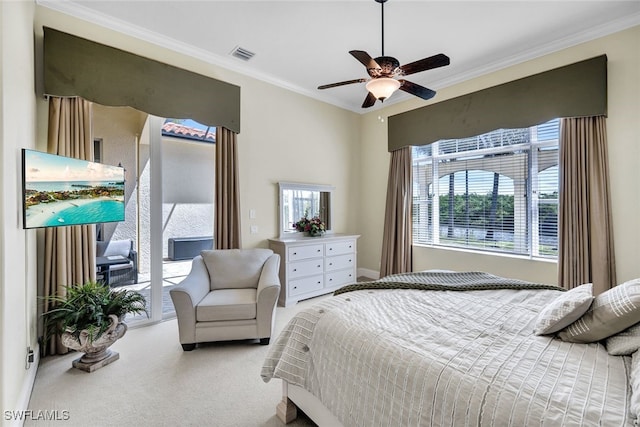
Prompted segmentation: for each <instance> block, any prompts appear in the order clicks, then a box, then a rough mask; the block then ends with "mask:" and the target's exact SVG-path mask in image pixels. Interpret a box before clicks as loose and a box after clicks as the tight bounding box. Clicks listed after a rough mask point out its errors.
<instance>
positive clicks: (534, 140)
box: [412, 119, 560, 261]
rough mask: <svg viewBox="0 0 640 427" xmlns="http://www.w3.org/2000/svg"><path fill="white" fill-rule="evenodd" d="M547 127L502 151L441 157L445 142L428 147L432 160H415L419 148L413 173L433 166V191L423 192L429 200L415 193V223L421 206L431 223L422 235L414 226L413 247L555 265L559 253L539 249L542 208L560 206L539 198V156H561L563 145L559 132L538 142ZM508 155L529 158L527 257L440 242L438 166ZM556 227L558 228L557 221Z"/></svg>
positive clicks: (533, 130)
mask: <svg viewBox="0 0 640 427" xmlns="http://www.w3.org/2000/svg"><path fill="white" fill-rule="evenodd" d="M554 120H558V119H554ZM544 124H546V123H542V124H540V125H535V126H531V127H529V128H528V129H529V137H530V140H529V142H526V143H519V144H511V145H503V146H500V147H491V148H481V149H476V150H469V151H460V152H453V153H440V143H441V142H442V141H436V142H434V143H432V144H429V145H430V149H431V155H430V156H425V155H423V156H420V157H416V156H415V153H416V148H415V147H414V149H413V150H412V157H413V158H412V170H413V171H414V173H415V171H416V170H417V168H420V167H421V168H428V167H429V166H431V167H430V169H431V184H430V186H431V188H430V189H428V188H427V189H426V191H424V193H425V195H426V199H425V198H420V197H416V194H418V193H417V192H416V189H414V191H413V200H412V220H413V221H414V222H415V216H416V214H420V215H422V214H421V213H419V210H421V207H422V206H426V207H427V213H426V215H427V216H426V218H429V216H430V217H431V220H430V221H428V220H427V226H426V227H425V228H426V229H422V230H421V232H419V233H417V232H416V231H417V230H416V225H415V224H414V225H413V226H412V230H413V237H412V240H413V241H412V244H413V245H415V246H425V247H436V248H446V249H451V250H463V251H477V252H480V253H487V254H492V255H500V256H510V257H513V256H517V257H523V258H528V259H544V260H554V261H555V260H557V252H556V253H555V254H549V253H544V251H541V249H543V248H541V246H540V236H541V234H542V233H541V230H540V228H539V226H540V206H541V205H556V206H558V205H559V199H558V198H555V199H550V198H543V199H540V198H539V194H540V185H539V184H540V183H539V182H538V181H539V174H540V173H542V172H543V171H544V170H546V169H547V168H545V169H543V170H538V161H539V154H540V152H541V151H543V150H548V149H555V150H556V151H557V152H558V153H559V145H560V141H559V132H558V134H557V137H556V138H555V139H544V140H542V141H540V140H538V135H537V133H538V132H537V131H538V126H541V125H544ZM497 131H501V130H500V129H499V130H496V131H493V132H497ZM485 135H486V134H485ZM478 137H480V136H478ZM460 139H461V140H463V139H468V138H460ZM478 139H479V138H478ZM446 141H451V140H446ZM422 147H426V146H422ZM507 153H508V154H516V153H526V154H527V171H526V176H527V178H526V184H525V189H526V190H525V191H526V194H525V196H526V204H527V206H526V209H525V212H526V224H525V236H524V237H525V242H524V243H525V244H526V253H522V252H517V251H515V250H512V251H509V250H499V249H491V248H487V247H479V246H473V245H455V244H448V243H442V242H441V240H440V237H441V236H440V234H441V233H440V231H439V230H440V215H439V214H438V215H433V213H436V212H438V213H439V212H440V197H439V195H441V192H440V191H439V184H440V183H439V180H440V179H441V178H442V177H439V173H438V165H439V163H440V162H441V161H448V160H452V159H455V160H459V161H464V160H469V159H473V158H480V157H484V156H486V155H493V154H507ZM556 158H557V157H556ZM556 165H557V167H558V175H559V173H560V172H559V167H560V165H559V159H558V162H557V163H555V165H554V166H556ZM469 170H475V169H469ZM532 171H536V173H533V174H532V173H531V172H532ZM454 173H455V172H454ZM444 176H447V175H443V177H444ZM414 185H416V179H415V177H414ZM557 192H559V183H558V191H557ZM556 224H557V220H556ZM514 227H515V225H514ZM521 237H522V236H521ZM516 238H517V237H516V236H515V230H514V241H515V239H516ZM556 238H557V229H556Z"/></svg>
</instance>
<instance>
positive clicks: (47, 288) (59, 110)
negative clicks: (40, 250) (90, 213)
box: [43, 97, 96, 355]
mask: <svg viewBox="0 0 640 427" xmlns="http://www.w3.org/2000/svg"><path fill="white" fill-rule="evenodd" d="M47 138H48V141H47V152H49V153H53V154H58V155H61V156H67V157H74V158H78V159H83V160H91V161H93V139H92V137H91V103H90V102H88V101H86V100H84V99H81V98H57V97H51V98H49V130H48V137H47ZM44 246H45V248H44V251H45V256H44V259H45V264H44V291H43V296H50V295H59V296H62V295H64V294H65V289H64V286H72V285H78V284H81V283H84V282H86V281H89V280H95V279H96V263H95V248H96V235H95V225H76V226H70V227H55V228H46V229H45V235H44ZM48 309H49V303H47V302H46V301H45V302H44V307H43V310H44V311H47V310H48ZM66 352H67V349H66V347H64V346H63V345H62V344H61V343H60V342H59V340H56V339H52V340H51V341H50V342H49V343H48V346H47V347H46V348H44V350H43V353H44V354H45V355H46V354H62V353H66Z"/></svg>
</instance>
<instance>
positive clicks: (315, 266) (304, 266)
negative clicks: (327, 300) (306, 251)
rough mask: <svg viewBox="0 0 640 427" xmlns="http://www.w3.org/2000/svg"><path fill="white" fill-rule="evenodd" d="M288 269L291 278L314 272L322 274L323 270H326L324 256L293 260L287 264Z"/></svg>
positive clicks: (310, 274) (309, 274)
mask: <svg viewBox="0 0 640 427" xmlns="http://www.w3.org/2000/svg"><path fill="white" fill-rule="evenodd" d="M287 270H288V271H287V272H288V273H289V278H290V279H295V278H296V277H303V276H312V275H314V274H322V272H323V271H324V258H317V259H310V260H307V261H296V262H291V263H289V264H288V265H287Z"/></svg>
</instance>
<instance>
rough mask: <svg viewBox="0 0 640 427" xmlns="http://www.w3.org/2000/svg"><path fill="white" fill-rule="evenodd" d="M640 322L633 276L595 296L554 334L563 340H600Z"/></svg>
mask: <svg viewBox="0 0 640 427" xmlns="http://www.w3.org/2000/svg"><path fill="white" fill-rule="evenodd" d="M638 322H640V279H633V280H629V281H628V282H625V283H623V284H621V285H618V286H616V287H614V288H611V289H609V290H608V291H606V292H603V293H601V294H600V295H598V296H596V298H595V299H594V300H593V303H592V304H591V308H590V309H589V310H588V311H587V312H586V313H585V314H584V316H582V317H581V318H580V319H578V320H576V321H575V322H573V323H572V324H570V325H569V326H567V327H566V328H564V329H563V330H561V331H560V333H559V334H558V336H559V337H560V339H562V340H563V341H568V342H578V343H589V342H596V341H600V340H603V339H605V338H607V337H610V336H611V335H614V334H617V333H618V332H621V331H624V330H625V329H627V328H628V327H629V326H631V325H633V324H635V323H638Z"/></svg>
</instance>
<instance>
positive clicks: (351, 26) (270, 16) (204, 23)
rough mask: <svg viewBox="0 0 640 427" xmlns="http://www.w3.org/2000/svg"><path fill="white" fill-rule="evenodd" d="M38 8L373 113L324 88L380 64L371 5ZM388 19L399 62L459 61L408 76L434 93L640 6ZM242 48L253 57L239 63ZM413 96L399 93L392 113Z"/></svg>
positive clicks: (555, 6)
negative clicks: (363, 60) (361, 58)
mask: <svg viewBox="0 0 640 427" xmlns="http://www.w3.org/2000/svg"><path fill="white" fill-rule="evenodd" d="M37 3H38V4H39V5H41V6H44V7H48V8H51V9H55V10H58V11H61V12H64V13H66V14H69V15H73V16H76V17H79V18H81V19H84V20H87V21H90V22H93V23H95V24H97V25H101V26H105V27H108V28H111V29H114V30H117V31H120V32H122V33H126V34H129V35H133V36H135V37H138V38H141V39H144V40H147V41H150V42H153V43H156V44H159V45H162V46H165V47H168V48H170V49H175V50H177V51H181V52H183V53H185V54H188V55H192V56H196V57H198V58H200V59H202V60H204V61H207V62H210V63H212V64H216V65H220V66H223V67H226V68H229V69H232V70H234V71H237V72H240V73H243V74H247V75H249V76H252V77H255V78H258V79H261V80H265V81H267V82H270V83H273V84H276V85H279V86H282V87H285V88H288V89H291V90H294V91H296V92H299V93H302V94H305V95H308V96H311V97H313V98H316V99H319V100H322V101H325V102H328V103H331V104H334V105H337V106H339V107H342V108H346V109H349V110H352V111H356V112H360V113H361V112H366V111H370V109H368V110H363V109H362V108H361V107H360V106H361V104H362V101H363V100H364V98H365V95H366V89H365V87H364V84H363V83H359V84H353V85H349V86H342V87H338V88H332V89H325V90H318V89H317V86H319V85H321V84H327V83H334V82H338V81H343V80H351V79H357V78H366V77H368V76H367V73H366V70H365V68H364V66H363V65H361V64H360V63H359V62H358V61H357V60H356V59H354V58H353V57H352V56H351V55H349V53H348V52H349V50H354V49H357V50H364V51H366V52H368V53H369V54H370V55H371V56H372V57H377V56H380V55H381V43H382V39H381V6H380V4H379V3H376V2H375V1H374V0H353V1H328V0H313V1H312V0H297V1H293V0H290V1H266V0H259V1H242V0H240V1H238V0H236V1H202V0H201V1H178V0H173V1H168V0H162V1H153V0H151V1H140V0H137V1H98V0H90V1H80V0H67V1H60V0H37ZM384 20H385V24H384V26H385V29H384V31H385V32H384V38H385V40H384V44H385V46H384V49H385V52H384V53H385V54H386V55H388V56H393V57H395V58H397V59H398V60H399V61H400V63H401V64H406V63H409V62H413V61H415V60H418V59H422V58H424V57H428V56H431V55H435V54H437V53H444V54H446V55H447V56H449V57H450V58H451V65H449V66H447V67H443V68H438V69H434V70H429V71H424V72H421V73H417V74H413V75H411V76H407V77H406V79H407V80H410V81H413V82H414V83H418V84H421V85H423V86H426V87H429V88H431V89H434V90H436V91H437V90H438V89H439V88H442V87H445V86H448V85H450V84H453V83H457V82H460V81H462V80H465V79H468V78H471V77H476V76H479V75H482V74H485V73H487V72H490V71H494V70H497V69H500V68H504V67H506V66H509V65H512V64H515V63H519V62H522V61H524V60H528V59H532V58H535V57H538V56H541V55H544V54H547V53H550V52H554V51H557V50H559V49H563V48H566V47H569V46H573V45H575V44H578V43H581V42H584V41H588V40H591V39H594V38H597V37H601V36H604V35H607V34H610V33H614V32H616V31H620V30H622V29H625V28H629V27H632V26H635V25H639V24H640V1H637V0H636V1H609V0H605V1H579V0H570V1H518V0H503V1H479V0H475V1H457V0H448V1H430V0H429V1H418V0H389V1H387V2H386V3H385V5H384ZM639 44H640V41H639ZM236 46H241V47H243V48H245V49H247V50H249V51H251V52H254V53H255V56H254V57H253V58H252V59H251V60H250V61H249V62H244V61H242V60H240V59H237V58H235V57H232V56H231V55H230V53H231V51H232V50H233V49H234V48H235V47H236ZM599 53H600V52H598V54H599ZM603 53H606V52H603ZM594 56H595V55H594ZM409 97H411V95H408V94H406V93H404V92H400V91H399V92H396V93H395V94H394V95H393V96H392V97H390V98H389V99H388V100H386V101H385V105H389V104H390V103H394V102H398V101H401V100H405V99H408V98H409ZM436 97H437V95H436ZM379 107H380V102H377V103H376V106H374V107H373V108H372V109H376V108H379Z"/></svg>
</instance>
